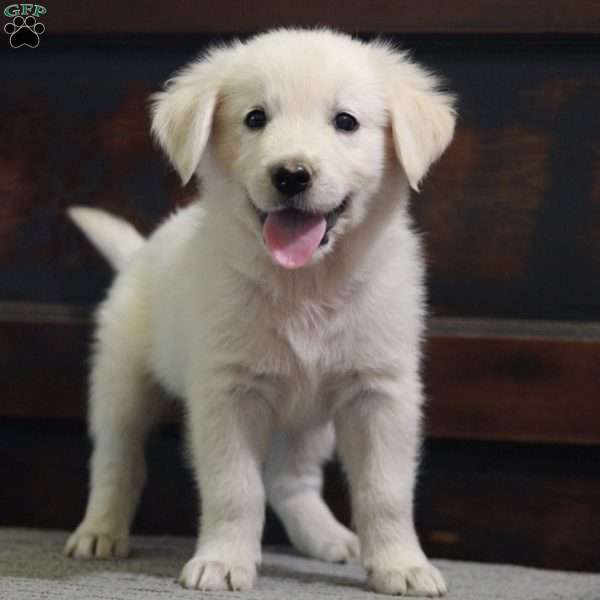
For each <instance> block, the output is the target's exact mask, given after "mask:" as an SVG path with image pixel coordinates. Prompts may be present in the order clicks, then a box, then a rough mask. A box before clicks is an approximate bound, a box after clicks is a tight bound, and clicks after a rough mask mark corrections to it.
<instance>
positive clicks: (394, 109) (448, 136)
mask: <svg viewBox="0 0 600 600" xmlns="http://www.w3.org/2000/svg"><path fill="white" fill-rule="evenodd" d="M389 57H390V55H388V58H389ZM393 62H394V64H392V66H391V67H390V68H389V69H388V70H387V73H388V84H389V94H388V98H389V99H388V102H389V110H390V116H391V124H392V133H393V137H394V148H395V150H396V156H397V157H398V160H399V161H400V163H401V164H402V166H403V168H404V172H405V173H406V176H407V178H408V182H409V184H410V187H411V188H412V189H413V190H415V191H418V189H419V183H420V182H421V180H422V179H423V177H424V176H425V175H426V173H427V171H428V170H429V167H430V166H431V164H432V163H433V162H435V161H436V160H437V159H438V158H439V157H440V156H441V155H442V153H443V152H444V150H445V149H446V148H447V146H448V144H449V143H450V141H451V140H452V136H453V134H454V125H455V121H456V111H455V109H454V105H455V98H454V97H453V96H452V95H450V94H447V93H444V92H442V91H440V90H439V87H438V86H439V81H438V79H437V78H436V77H435V76H434V75H432V74H430V73H428V72H427V71H425V70H424V69H422V68H421V67H419V66H418V65H415V64H414V63H411V62H409V61H408V59H407V58H406V56H405V55H402V54H398V53H395V56H394V61H393Z"/></svg>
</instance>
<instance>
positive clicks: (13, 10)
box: [4, 4, 19, 17]
mask: <svg viewBox="0 0 600 600" xmlns="http://www.w3.org/2000/svg"><path fill="white" fill-rule="evenodd" d="M4 16H5V17H18V16H19V5H18V4H9V5H8V6H7V7H6V8H5V9H4Z"/></svg>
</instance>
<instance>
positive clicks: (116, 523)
mask: <svg viewBox="0 0 600 600" xmlns="http://www.w3.org/2000/svg"><path fill="white" fill-rule="evenodd" d="M123 296H125V297H123ZM128 296H129V294H120V296H119V295H117V298H116V299H115V298H113V299H112V301H109V302H108V303H107V304H106V305H105V307H104V309H103V311H102V313H100V323H99V328H98V345H97V352H96V355H95V360H94V366H93V370H92V374H91V386H90V387H91V390H90V406H89V427H90V434H91V437H92V440H93V444H94V449H93V454H92V459H91V482H90V493H89V498H88V504H87V509H86V512H85V516H84V518H83V521H82V522H81V524H80V525H79V527H77V529H76V530H75V532H74V533H73V534H72V535H71V536H70V538H69V539H68V541H67V544H66V547H65V553H66V554H67V555H69V556H73V557H75V558H107V557H111V556H126V555H127V554H128V552H129V529H130V526H131V522H132V520H133V516H134V513H135V509H136V507H137V503H138V500H139V497H140V494H141V490H142V487H143V485H144V481H145V474H146V473H145V470H146V469H145V461H144V442H145V439H146V436H147V434H148V432H149V430H150V428H151V426H152V425H153V424H154V423H155V422H156V420H157V418H158V416H159V407H160V399H159V396H158V394H157V393H156V389H155V388H154V386H153V385H152V384H151V382H150V381H149V379H148V376H147V374H146V371H145V368H144V355H143V353H144V349H145V347H146V343H145V341H146V340H145V339H144V336H145V335H146V334H147V333H146V332H147V328H146V327H145V326H144V324H143V323H141V322H140V314H142V313H143V311H139V310H137V311H136V310H135V308H136V306H135V303H134V302H133V300H134V299H133V298H129V297H128Z"/></svg>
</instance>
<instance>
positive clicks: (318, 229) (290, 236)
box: [263, 209, 327, 269]
mask: <svg viewBox="0 0 600 600" xmlns="http://www.w3.org/2000/svg"><path fill="white" fill-rule="evenodd" d="M326 227H327V224H326V222H325V217H322V216H321V215H311V214H308V213H303V212H300V211H297V210H294V209H287V210H281V211H277V212H272V213H269V216H268V217H267V220H266V221H265V224H264V227H263V237H264V238H265V242H266V243H267V248H268V249H269V252H270V253H271V256H272V257H273V258H274V259H275V261H276V262H278V263H279V264H280V265H281V266H282V267H285V268H286V269H297V268H298V267H303V266H304V265H305V264H306V263H307V262H308V261H309V260H310V259H311V258H312V256H313V254H314V253H315V250H316V249H317V248H318V247H319V244H320V243H321V240H322V239H323V236H324V235H325V229H326Z"/></svg>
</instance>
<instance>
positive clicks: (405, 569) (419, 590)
mask: <svg viewBox="0 0 600 600" xmlns="http://www.w3.org/2000/svg"><path fill="white" fill-rule="evenodd" d="M368 573H369V585H370V586H371V587H372V588H373V589H374V590H375V591H376V592H378V593H380V594H391V595H396V596H398V595H399V596H403V595H407V596H429V597H438V596H443V595H444V594H445V593H446V591H447V587H446V582H445V581H444V577H443V576H442V574H441V573H440V572H439V571H438V569H436V568H435V567H434V566H433V565H432V564H431V563H429V562H426V563H423V564H417V565H411V564H406V565H404V564H397V565H389V566H386V567H384V568H376V567H375V568H371V569H369V570H368Z"/></svg>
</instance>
